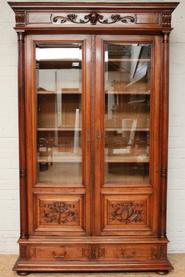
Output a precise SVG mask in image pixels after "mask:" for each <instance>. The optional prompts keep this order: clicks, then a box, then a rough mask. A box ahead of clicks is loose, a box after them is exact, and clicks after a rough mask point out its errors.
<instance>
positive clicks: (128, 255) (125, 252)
mask: <svg viewBox="0 0 185 277" xmlns="http://www.w3.org/2000/svg"><path fill="white" fill-rule="evenodd" d="M120 254H121V257H122V258H124V259H132V258H134V257H135V256H136V249H132V248H130V249H124V248H120Z"/></svg>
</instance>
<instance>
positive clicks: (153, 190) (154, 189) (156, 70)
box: [93, 35, 162, 236]
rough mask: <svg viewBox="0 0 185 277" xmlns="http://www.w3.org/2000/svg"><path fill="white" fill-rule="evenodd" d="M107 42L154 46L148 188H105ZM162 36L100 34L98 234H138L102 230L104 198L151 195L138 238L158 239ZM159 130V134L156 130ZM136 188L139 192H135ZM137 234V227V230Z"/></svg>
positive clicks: (96, 111)
mask: <svg viewBox="0 0 185 277" xmlns="http://www.w3.org/2000/svg"><path fill="white" fill-rule="evenodd" d="M108 42H123V43H151V44H152V57H151V58H152V64H151V68H152V71H151V79H152V81H151V100H150V128H151V130H150V164H149V174H150V176H149V179H150V184H149V185H148V186H138V185H137V186H132V187H129V186H127V185H125V186H124V187H123V186H122V187H120V186H119V188H117V189H116V188H114V187H113V186H110V187H106V186H104V110H105V109H104V99H105V97H104V96H105V95H104V44H105V43H108ZM161 56H162V52H161V37H160V36H151V35H141V36H140V35H97V36H96V74H95V76H96V77H95V90H94V91H95V105H94V118H95V119H98V120H95V130H94V144H95V146H94V147H95V183H94V186H95V188H94V191H95V196H94V207H95V218H96V221H95V224H94V229H93V230H94V234H95V235H133V234H134V235H136V232H134V230H133V232H132V231H130V230H129V229H128V230H127V229H126V230H125V233H124V232H123V231H120V232H119V230H118V232H106V231H103V222H104V217H105V216H107V211H106V212H105V211H103V210H104V204H103V202H104V199H103V198H104V196H106V195H111V194H112V195H116V194H123V195H128V194H131V195H139V194H140V195H148V197H149V202H150V203H149V207H148V210H149V211H150V217H151V218H149V225H150V228H149V229H148V230H143V231H142V230H141V231H140V232H138V235H150V236H156V235H157V229H158V227H159V207H160V205H159V203H160V202H159V201H160V146H161V145H160V112H161V110H160V98H161V74H160V69H161V68H162V61H161V60H162V59H160V57H161ZM156 130H158V131H156ZM136 188H137V191H136ZM135 230H136V231H137V228H136V229H135Z"/></svg>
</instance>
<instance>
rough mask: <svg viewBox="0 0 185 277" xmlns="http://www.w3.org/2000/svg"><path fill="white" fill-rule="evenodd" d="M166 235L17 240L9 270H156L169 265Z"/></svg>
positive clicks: (24, 271) (165, 269)
mask: <svg viewBox="0 0 185 277" xmlns="http://www.w3.org/2000/svg"><path fill="white" fill-rule="evenodd" d="M167 242H168V241H167V239H163V240H160V239H151V240H150V239H148V238H147V239H146V240H144V239H142V240H141V239H134V240H132V241H131V240H127V239H125V240H124V239H121V240H120V241H119V240H117V241H116V240H114V239H112V240H111V239H109V238H107V239H104V242H103V241H102V240H99V239H98V238H95V237H92V239H90V238H88V239H86V240H84V239H83V238H81V239H79V240H78V242H77V241H76V242H75V243H74V242H72V241H71V240H70V239H68V240H66V241H65V240H63V241H62V240H61V241H60V242H59V241H56V240H55V239H47V240H45V239H43V240H42V239H40V238H39V239H38V240H37V239H28V240H20V241H19V244H20V257H19V258H18V260H17V262H16V264H15V266H14V268H13V270H15V271H17V272H18V273H19V274H20V275H21V273H22V275H23V274H25V273H28V272H83V271H84V272H85V271H88V272H101V271H159V273H160V272H161V273H166V272H168V271H170V270H172V269H173V267H172V265H171V264H170V262H169V261H168V259H167Z"/></svg>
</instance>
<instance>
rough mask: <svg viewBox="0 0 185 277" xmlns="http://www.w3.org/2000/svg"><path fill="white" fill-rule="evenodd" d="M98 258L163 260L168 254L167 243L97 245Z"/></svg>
mask: <svg viewBox="0 0 185 277" xmlns="http://www.w3.org/2000/svg"><path fill="white" fill-rule="evenodd" d="M94 252H96V255H95V256H96V259H97V260H99V261H100V260H102V261H106V260H107V261H109V260H110V261H113V260H115V261H117V262H119V261H129V260H132V261H133V260H136V261H144V260H163V259H165V258H166V256H167V250H166V245H156V244H155V245H154V244H112V245H101V246H97V247H96V251H94Z"/></svg>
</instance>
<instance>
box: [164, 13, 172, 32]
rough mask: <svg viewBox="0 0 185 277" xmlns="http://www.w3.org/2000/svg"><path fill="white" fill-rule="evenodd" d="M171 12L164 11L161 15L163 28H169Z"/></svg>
mask: <svg viewBox="0 0 185 277" xmlns="http://www.w3.org/2000/svg"><path fill="white" fill-rule="evenodd" d="M171 17H172V15H171V12H169V11H164V12H163V13H162V26H163V27H168V28H171Z"/></svg>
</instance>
